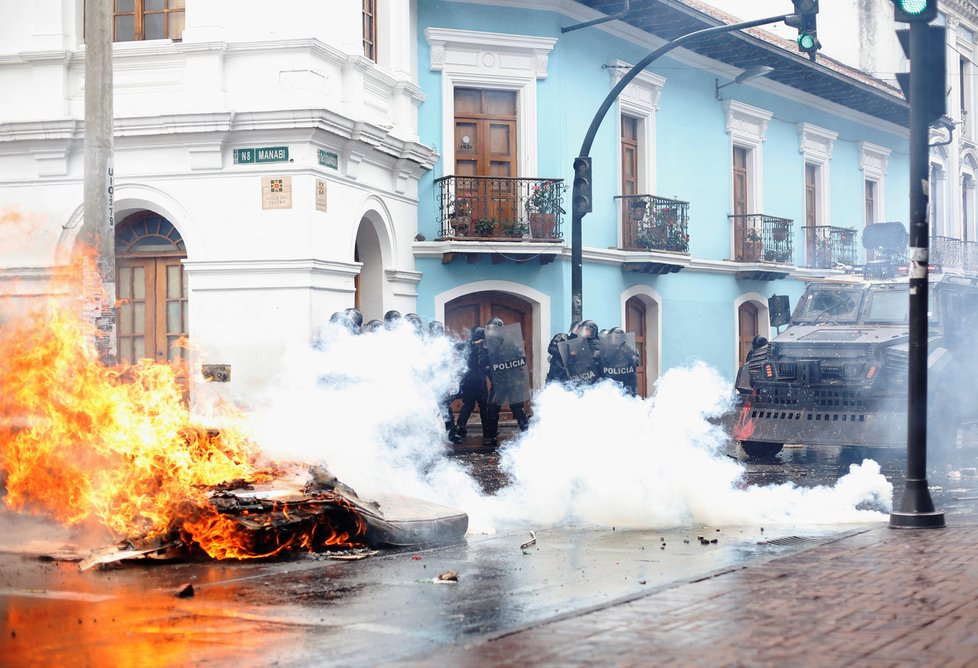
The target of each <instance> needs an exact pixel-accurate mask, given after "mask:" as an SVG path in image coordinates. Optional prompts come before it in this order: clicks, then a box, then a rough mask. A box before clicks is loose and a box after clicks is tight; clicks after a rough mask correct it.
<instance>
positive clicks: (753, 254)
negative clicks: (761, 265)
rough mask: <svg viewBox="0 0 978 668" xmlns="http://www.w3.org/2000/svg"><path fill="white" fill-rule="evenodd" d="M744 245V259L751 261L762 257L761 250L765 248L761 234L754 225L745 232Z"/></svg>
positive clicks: (742, 258)
mask: <svg viewBox="0 0 978 668" xmlns="http://www.w3.org/2000/svg"><path fill="white" fill-rule="evenodd" d="M743 245H744V249H743V257H741V258H740V259H741V260H742V261H747V262H751V261H755V260H760V259H761V251H762V250H763V244H762V242H761V235H760V233H759V232H758V231H757V230H755V229H754V228H753V227H751V228H748V229H747V232H746V233H745V234H744V244H743Z"/></svg>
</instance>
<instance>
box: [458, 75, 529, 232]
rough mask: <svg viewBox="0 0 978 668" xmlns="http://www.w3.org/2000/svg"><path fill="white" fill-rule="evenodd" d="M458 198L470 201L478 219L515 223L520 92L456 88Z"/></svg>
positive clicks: (516, 216) (475, 219) (516, 215)
mask: <svg viewBox="0 0 978 668" xmlns="http://www.w3.org/2000/svg"><path fill="white" fill-rule="evenodd" d="M455 176H456V197H465V198H467V200H468V201H469V202H470V209H471V216H472V220H474V221H478V220H493V221H497V222H506V221H514V220H516V219H517V218H518V217H519V216H518V210H517V204H518V199H519V193H518V192H517V186H516V181H515V179H514V177H515V176H516V93H515V92H513V91H504V90H482V89H478V88H456V89H455Z"/></svg>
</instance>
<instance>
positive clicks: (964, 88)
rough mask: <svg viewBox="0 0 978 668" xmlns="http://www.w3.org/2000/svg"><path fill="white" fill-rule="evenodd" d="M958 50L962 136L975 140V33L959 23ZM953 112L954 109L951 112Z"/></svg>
mask: <svg viewBox="0 0 978 668" xmlns="http://www.w3.org/2000/svg"><path fill="white" fill-rule="evenodd" d="M956 37H957V51H958V103H959V106H960V110H959V113H960V115H959V117H958V120H959V121H960V125H959V126H958V127H959V128H960V137H961V138H962V139H965V140H968V141H972V142H974V141H975V137H976V127H975V124H976V123H978V118H975V76H978V70H976V68H975V58H976V56H975V48H976V45H975V33H974V31H972V30H971V29H970V28H968V27H966V26H964V25H961V24H958V28H957V30H956ZM951 113H953V111H952V112H951Z"/></svg>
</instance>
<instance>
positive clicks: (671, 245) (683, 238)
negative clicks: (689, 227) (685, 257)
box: [666, 223, 689, 253]
mask: <svg viewBox="0 0 978 668" xmlns="http://www.w3.org/2000/svg"><path fill="white" fill-rule="evenodd" d="M666 229H667V232H666V250H670V251H675V252H677V253H688V252H689V234H688V233H687V232H685V231H683V228H682V227H680V226H679V224H678V223H672V224H670V225H669V227H668V228H666Z"/></svg>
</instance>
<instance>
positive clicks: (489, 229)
mask: <svg viewBox="0 0 978 668" xmlns="http://www.w3.org/2000/svg"><path fill="white" fill-rule="evenodd" d="M495 231H496V221H495V220H493V219H491V218H483V219H482V220H479V221H476V223H475V233H476V234H478V235H479V236H480V237H490V236H492V234H493V233H494V232H495Z"/></svg>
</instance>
